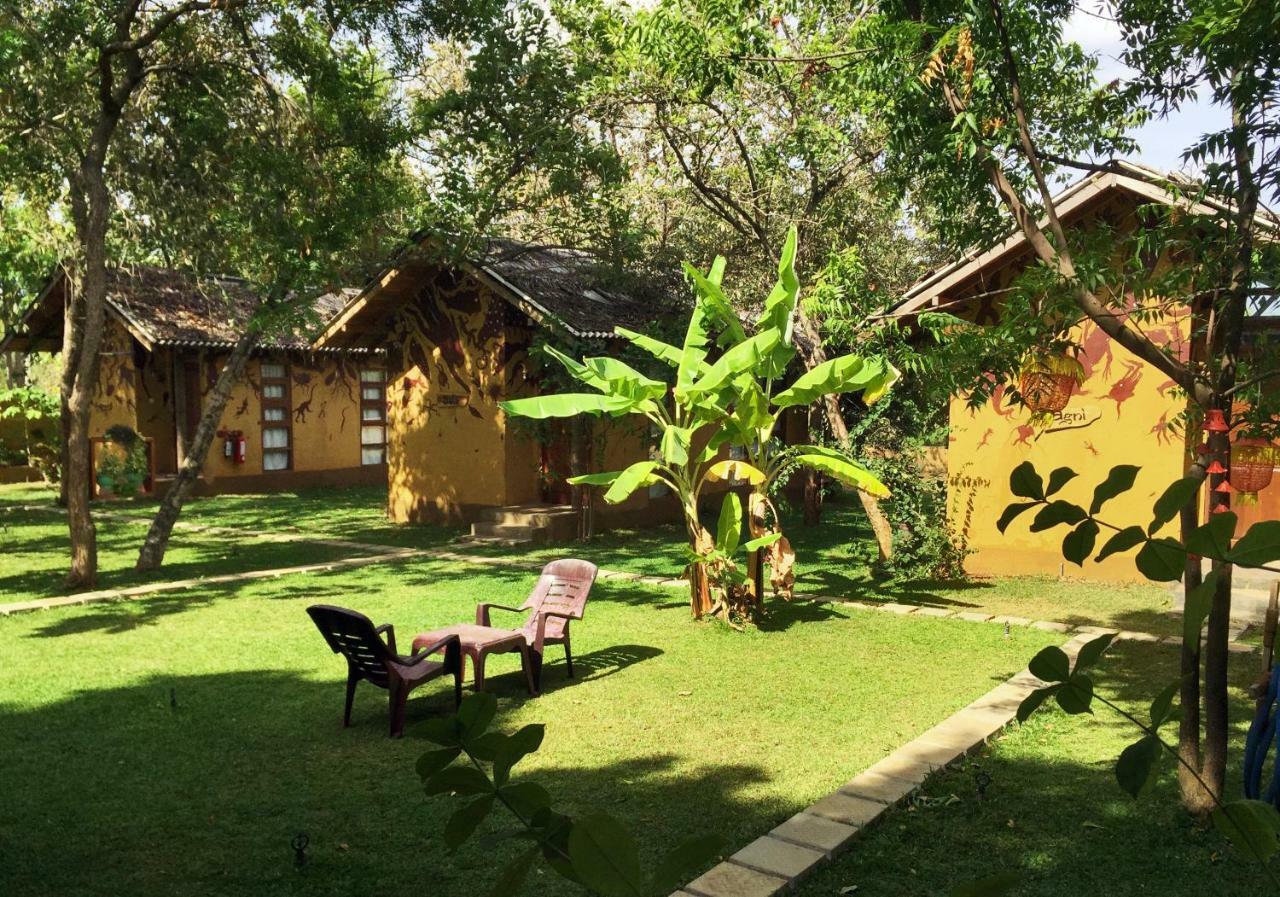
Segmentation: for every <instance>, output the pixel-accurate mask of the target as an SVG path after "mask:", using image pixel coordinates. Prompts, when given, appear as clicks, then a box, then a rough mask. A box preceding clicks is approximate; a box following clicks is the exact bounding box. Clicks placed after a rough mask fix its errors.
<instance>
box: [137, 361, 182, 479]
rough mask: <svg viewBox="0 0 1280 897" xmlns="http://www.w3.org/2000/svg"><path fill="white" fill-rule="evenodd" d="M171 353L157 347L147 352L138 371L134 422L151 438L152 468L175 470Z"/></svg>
mask: <svg viewBox="0 0 1280 897" xmlns="http://www.w3.org/2000/svg"><path fill="white" fill-rule="evenodd" d="M172 364H173V353H172V351H171V350H169V349H158V350H157V351H155V352H154V353H147V355H146V357H145V360H144V362H143V365H142V368H141V369H140V370H139V371H138V402H137V406H138V426H137V430H138V432H139V433H141V434H142V435H143V436H147V437H149V438H150V439H151V440H152V451H154V452H155V462H156V472H157V473H161V474H170V473H176V472H177V469H178V457H177V446H176V443H175V433H174V428H173V427H174V422H173V383H172V380H173V367H172Z"/></svg>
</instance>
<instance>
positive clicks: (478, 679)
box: [471, 651, 484, 691]
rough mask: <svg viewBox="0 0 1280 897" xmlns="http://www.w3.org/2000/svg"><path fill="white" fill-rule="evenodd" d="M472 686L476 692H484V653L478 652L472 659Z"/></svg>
mask: <svg viewBox="0 0 1280 897" xmlns="http://www.w3.org/2000/svg"><path fill="white" fill-rule="evenodd" d="M471 686H472V688H473V689H474V690H475V691H484V652H483V651H481V652H478V653H477V654H476V656H475V657H473V658H471Z"/></svg>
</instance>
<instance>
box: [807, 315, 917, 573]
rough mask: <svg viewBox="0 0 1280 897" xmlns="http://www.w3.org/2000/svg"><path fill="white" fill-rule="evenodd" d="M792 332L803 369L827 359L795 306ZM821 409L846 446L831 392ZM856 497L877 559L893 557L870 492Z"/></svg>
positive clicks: (846, 437) (888, 532) (815, 331)
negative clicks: (868, 524)
mask: <svg viewBox="0 0 1280 897" xmlns="http://www.w3.org/2000/svg"><path fill="white" fill-rule="evenodd" d="M795 335H796V337H797V339H796V341H795V343H796V348H797V349H799V350H800V358H801V359H802V360H803V361H804V366H805V369H806V370H813V369H814V368H815V367H817V366H818V365H820V364H822V363H823V362H824V361H826V360H827V353H826V350H825V349H823V348H822V340H821V339H820V338H819V336H818V329H817V328H816V327H815V326H814V324H813V322H812V321H810V320H809V317H808V316H807V315H806V314H805V313H804V311H803V310H799V309H797V312H796V328H795ZM822 410H823V412H824V413H825V414H826V416H827V424H828V426H830V427H831V435H832V436H834V437H835V440H836V442H838V443H839V444H840V445H841V446H842V447H845V448H848V446H849V428H848V426H846V425H845V422H844V416H843V415H842V414H841V413H840V400H839V399H838V398H836V397H835V396H823V398H822ZM858 500H859V501H861V502H862V509H863V510H864V511H865V512H866V514H867V519H868V520H869V521H871V531H872V532H873V533H874V534H875V537H876V547H877V548H878V549H879V551H880V560H882V561H887V560H889V559H890V558H892V557H893V528H892V527H891V526H890V525H889V520H888V518H886V517H885V516H884V512H883V511H881V510H880V504H879V503H878V502H877V501H876V500H875V498H874V497H873V496H871V495H869V494H867V493H866V492H863V491H862V490H861V489H859V490H858Z"/></svg>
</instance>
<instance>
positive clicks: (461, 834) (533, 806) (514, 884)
mask: <svg viewBox="0 0 1280 897" xmlns="http://www.w3.org/2000/svg"><path fill="white" fill-rule="evenodd" d="M496 712H497V699H495V698H494V697H493V695H491V694H488V693H487V692H476V693H474V694H471V695H468V696H467V697H466V699H465V700H463V702H462V706H461V707H459V708H458V712H457V713H456V714H454V715H453V716H450V717H446V718H444V719H438V720H433V721H432V722H431V724H430V725H429V727H428V728H427V731H426V733H425V734H426V736H427V738H428V739H429V740H431V741H432V742H434V743H435V744H438V745H441V747H440V748H437V749H435V750H431V751H427V752H426V753H424V754H423V755H422V756H421V757H419V758H418V762H417V765H416V768H417V772H418V776H419V778H421V779H422V783H423V791H424V792H425V793H426V794H428V795H433V794H451V795H454V796H456V797H461V798H473V799H470V800H466V801H464V802H463V803H462V804H461V806H459V807H458V809H456V810H454V812H453V813H452V815H450V816H449V818H448V819H447V820H446V821H445V825H444V841H445V844H446V845H447V846H448V847H449V849H450V850H457V849H458V848H459V847H461V846H462V845H463V844H465V843H466V842H467V841H468V840H469V839H470V838H471V837H472V836H473V835H474V834H475V832H476V830H477V829H478V828H479V827H480V826H481V825H483V824H484V822H485V820H486V819H488V818H489V816H490V814H491V813H492V811H493V809H494V808H495V807H496V806H501V807H503V808H504V809H505V810H506V811H507V812H508V813H509V814H510V815H512V816H514V817H515V819H516V821H517V822H518V823H519V824H520V828H519V829H518V830H516V831H515V832H510V833H507V834H505V835H503V836H502V837H504V838H516V839H523V840H529V841H532V842H533V846H532V847H531V848H530V849H529V850H527V851H525V852H523V853H521V854H520V855H518V856H517V857H516V858H515V860H513V861H512V862H511V863H509V864H508V865H507V866H506V867H505V868H504V869H503V870H502V871H501V873H500V874H499V876H498V878H497V880H496V881H495V882H494V885H493V887H492V889H491V890H490V891H489V893H490V894H492V895H494V897H499V895H510V894H515V893H517V892H518V891H519V890H520V888H521V886H522V885H523V884H524V882H525V880H526V879H527V878H528V876H529V873H530V872H531V871H532V870H533V867H534V865H535V864H536V863H537V862H538V860H539V859H541V860H542V861H543V862H544V863H545V864H546V865H547V867H548V868H549V869H551V870H552V871H553V872H555V873H556V874H557V875H560V876H562V877H563V878H566V879H568V880H570V881H574V882H578V883H580V884H582V885H583V886H585V887H586V888H587V889H588V890H590V891H591V892H592V893H596V894H600V895H603V897H645V895H660V894H666V893H668V892H669V891H671V889H672V888H674V887H677V886H679V884H680V883H681V880H682V877H683V876H685V875H687V874H690V873H691V872H692V870H694V869H697V868H700V867H702V866H705V865H706V864H707V863H708V862H709V861H710V860H711V859H712V858H713V857H714V856H715V855H716V854H717V853H718V852H719V850H720V846H721V839H720V838H719V837H717V836H711V835H709V836H703V837H699V838H695V839H692V840H690V841H687V842H685V843H684V844H681V845H680V846H678V847H676V848H675V849H674V850H672V851H670V852H669V853H668V854H667V855H666V857H664V858H663V859H662V860H661V861H660V862H659V863H658V864H657V866H656V868H655V869H654V871H653V872H646V871H645V869H644V867H643V865H642V863H641V859H640V852H639V850H638V848H637V846H636V842H635V839H634V838H633V837H632V836H631V833H630V832H628V831H627V829H626V828H625V827H624V826H623V825H622V824H621V823H619V822H618V821H617V820H616V819H614V818H613V817H612V816H609V815H607V814H605V813H598V812H597V813H590V814H587V815H585V816H583V817H581V818H578V819H574V818H572V817H569V816H566V815H564V814H562V813H560V812H558V811H556V810H554V809H553V808H552V798H551V795H550V794H549V793H548V792H547V790H546V789H545V788H543V787H542V786H540V785H538V784H537V783H535V782H514V783H513V782H511V771H512V769H513V768H514V767H515V766H516V765H517V764H518V763H519V762H520V761H521V760H523V759H524V758H525V757H527V756H528V755H530V754H532V753H534V752H536V751H537V750H538V748H539V747H540V746H541V745H542V739H543V734H544V728H543V726H542V725H541V724H530V725H527V726H525V727H523V728H522V729H520V730H518V731H516V732H515V733H513V734H510V735H507V734H504V733H501V732H496V731H491V730H490V728H489V726H490V724H491V723H492V722H493V719H494V715H495V714H496ZM464 758H465V761H466V762H469V763H470V764H471V765H469V766H455V765H453V764H454V763H455V762H456V761H458V760H460V759H464ZM484 764H488V765H489V772H487V773H486V772H485V770H484Z"/></svg>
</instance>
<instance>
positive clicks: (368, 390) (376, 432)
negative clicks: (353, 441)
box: [360, 370, 387, 464]
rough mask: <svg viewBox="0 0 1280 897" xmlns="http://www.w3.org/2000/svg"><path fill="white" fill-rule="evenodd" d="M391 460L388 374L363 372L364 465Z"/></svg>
mask: <svg viewBox="0 0 1280 897" xmlns="http://www.w3.org/2000/svg"><path fill="white" fill-rule="evenodd" d="M386 460H387V372H386V371H381V370H364V371H361V372H360V463H361V464H385V463H386Z"/></svg>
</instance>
